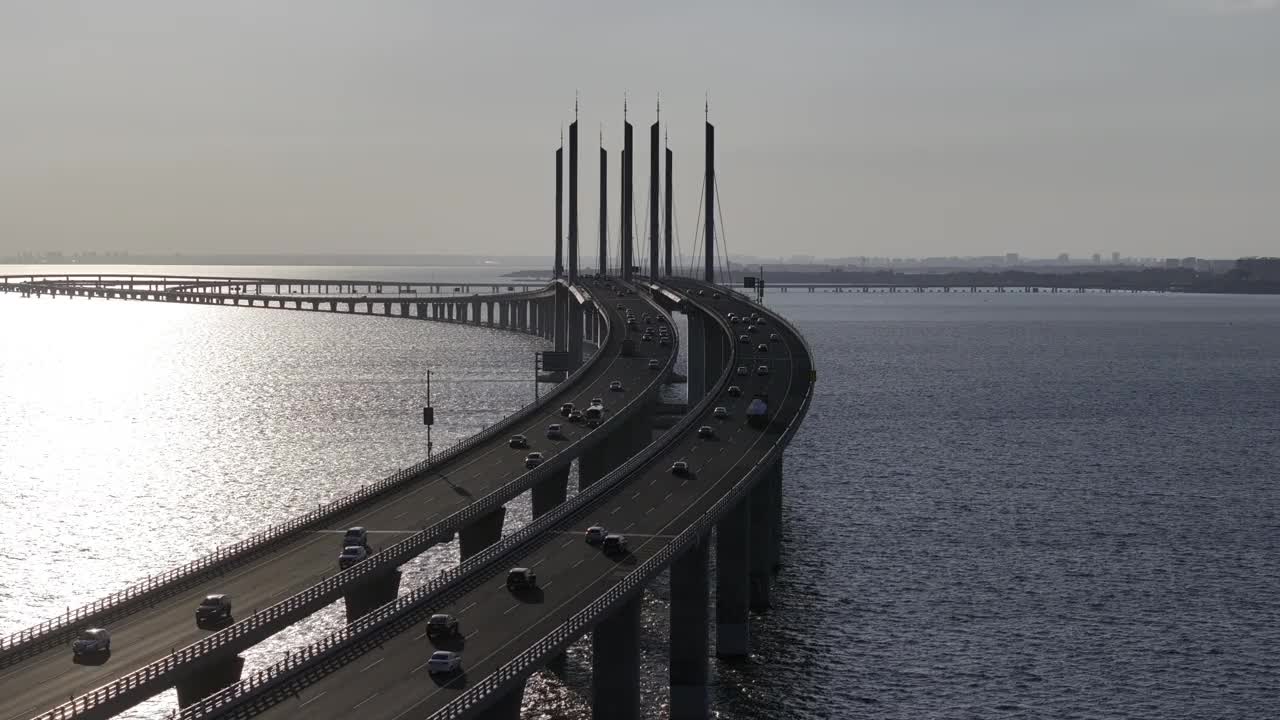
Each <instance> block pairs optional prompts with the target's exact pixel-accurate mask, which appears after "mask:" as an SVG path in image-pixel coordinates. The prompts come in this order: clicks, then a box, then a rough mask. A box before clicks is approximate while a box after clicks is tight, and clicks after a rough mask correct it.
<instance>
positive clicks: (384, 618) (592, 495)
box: [51, 309, 737, 720]
mask: <svg viewBox="0 0 1280 720" xmlns="http://www.w3.org/2000/svg"><path fill="white" fill-rule="evenodd" d="M659 311H660V312H661V309H659ZM664 314H665V313H664ZM673 342H675V343H679V338H678V337H674V338H673ZM678 348H679V346H678V344H676V345H673V346H672V352H671V353H670V354H669V355H668V356H667V365H666V368H665V370H667V371H669V370H670V369H671V367H672V366H673V365H674V363H675V358H676V356H677V354H678V353H677V350H678ZM736 352H737V350H736V348H735V349H734V353H736ZM729 367H730V366H726V368H725V371H724V373H723V375H722V376H721V378H720V385H724V384H727V383H728V379H729V377H730V370H729ZM661 375H662V374H661V373H660V374H659V375H658V376H659V377H661ZM714 399H715V395H714V394H708V395H707V396H706V397H705V398H703V400H702V401H701V402H699V404H698V406H697V410H696V411H695V412H693V413H690V414H688V415H686V416H685V417H684V418H682V419H681V421H680V423H678V424H677V427H676V428H675V429H673V430H671V431H668V432H667V433H665V434H663V436H662V437H660V438H659V439H658V440H656V441H653V442H651V443H650V444H649V445H647V446H645V448H644V449H642V450H640V451H639V452H637V453H636V454H635V455H633V456H632V457H631V458H629V459H628V460H627V461H626V462H624V463H623V464H622V465H620V466H619V467H617V468H616V469H614V470H613V471H612V472H610V473H609V474H607V475H606V476H605V477H603V478H601V479H600V480H597V481H596V482H594V483H592V484H591V485H589V486H588V487H587V488H586V489H585V490H582V491H580V492H579V493H578V494H577V495H575V496H574V497H573V498H572V499H569V500H567V501H565V502H563V503H561V504H560V505H559V506H557V507H556V508H555V509H554V510H552V511H551V512H549V513H547V514H546V515H543V516H542V517H540V518H537V519H535V520H533V521H532V522H530V523H529V524H528V525H526V526H525V527H523V528H521V529H520V530H518V531H516V532H514V533H512V534H511V535H509V536H507V537H506V538H504V539H502V540H501V541H499V542H497V543H494V544H493V545H490V546H489V547H487V548H485V549H484V550H482V551H480V552H479V553H476V554H475V555H474V556H472V557H470V558H468V559H467V560H466V561H464V562H462V563H461V564H459V565H457V566H455V567H453V568H450V569H448V570H445V571H443V572H442V573H441V574H440V575H439V576H438V577H437V578H434V579H432V580H429V581H428V582H427V583H426V584H425V585H423V586H422V587H420V588H418V589H417V590H414V591H412V592H411V593H408V594H406V595H405V596H403V597H401V598H399V599H397V600H395V601H393V602H391V603H388V604H387V605H384V606H382V607H380V608H378V609H377V610H374V611H373V612H371V613H369V614H368V615H366V616H364V617H362V618H360V619H358V620H356V621H355V622H353V623H351V624H349V625H347V626H346V627H344V628H342V629H340V630H337V631H335V632H333V633H331V634H330V635H327V636H326V637H324V638H321V639H320V640H317V641H316V642H314V643H312V644H310V645H308V646H307V647H305V648H302V649H301V650H299V651H297V652H294V653H291V654H290V655H289V656H288V657H286V658H285V659H283V660H281V661H279V662H277V663H276V664H274V665H272V666H269V667H266V668H263V669H262V670H259V671H257V672H255V673H254V674H252V675H250V676H249V677H247V678H245V679H244V680H241V681H240V682H239V683H237V684H235V685H232V686H230V687H228V688H227V689H225V690H222V691H220V692H218V693H216V694H214V695H211V696H209V697H208V698H206V699H204V700H202V701H200V702H197V703H195V704H193V705H190V706H189V707H187V708H185V709H184V710H183V711H182V713H181V714H180V716H179V717H180V718H181V720H193V719H194V718H202V717H207V716H209V715H213V714H217V715H225V714H226V713H228V712H234V707H233V706H237V705H239V704H240V703H242V702H244V701H246V700H247V699H250V698H253V697H257V696H259V695H261V694H263V693H266V692H270V691H271V690H272V689H273V688H276V687H278V686H280V685H281V684H283V683H286V682H288V681H289V679H290V678H292V677H294V676H295V675H296V674H297V673H299V672H301V671H303V670H305V669H307V668H310V667H313V666H316V665H319V664H322V663H325V662H328V661H329V660H330V659H332V658H333V657H334V656H336V655H338V654H341V653H342V652H344V651H346V650H348V649H350V648H351V647H352V646H354V645H355V644H357V643H359V642H362V641H363V640H365V639H367V638H368V637H370V636H372V635H374V634H376V633H380V632H382V631H385V630H387V629H388V628H390V627H392V626H394V625H400V624H403V622H404V620H405V618H407V617H410V616H412V615H414V614H417V613H422V612H424V611H427V610H432V609H435V608H438V607H442V606H444V605H447V604H448V603H449V602H451V601H452V600H453V599H454V598H456V597H457V596H460V595H462V594H464V593H466V592H467V591H469V590H470V589H471V588H472V587H474V583H475V578H477V577H481V576H483V575H484V574H485V573H486V572H487V571H491V570H492V569H493V568H494V567H503V563H505V562H507V561H508V559H509V558H511V557H512V556H514V555H516V554H518V553H521V552H523V550H524V548H525V545H526V544H528V543H529V542H531V541H534V540H537V539H539V538H542V537H543V536H544V534H545V533H546V532H547V530H549V529H551V528H553V527H555V526H557V525H560V524H563V523H565V522H567V521H570V520H572V519H574V518H576V517H577V516H579V515H582V514H585V513H586V512H587V511H589V510H590V509H591V508H593V507H594V506H595V505H596V504H598V503H599V502H602V501H603V500H604V499H605V497H607V495H608V494H610V493H612V492H613V490H614V489H615V488H616V487H617V485H618V484H619V483H620V482H623V481H625V480H626V479H627V478H629V477H630V475H631V474H632V473H633V472H634V471H635V470H636V469H638V468H640V467H642V466H644V465H647V464H648V463H649V462H651V461H652V460H653V459H654V458H656V457H658V456H659V455H660V454H661V453H662V452H663V451H665V449H666V446H667V445H668V444H670V443H671V442H672V441H673V440H674V439H675V438H677V437H680V435H681V434H682V433H683V432H685V431H687V430H688V429H689V428H690V427H692V424H693V422H695V421H696V420H698V419H699V418H700V416H701V415H702V414H703V413H705V412H706V409H707V408H708V407H710V403H711V402H712V401H713V400H714ZM642 401H644V398H642V397H637V398H634V399H633V400H632V401H631V402H629V403H628V405H627V407H630V406H632V405H634V404H635V403H638V402H642ZM492 510H493V508H488V509H486V511H485V512H492ZM479 514H483V513H479ZM430 532H431V530H430V529H429V530H427V531H424V534H428V533H430ZM357 567H358V566H357ZM51 717H58V718H61V717H66V716H64V715H53V716H51Z"/></svg>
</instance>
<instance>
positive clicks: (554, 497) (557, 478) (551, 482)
mask: <svg viewBox="0 0 1280 720" xmlns="http://www.w3.org/2000/svg"><path fill="white" fill-rule="evenodd" d="M578 472H579V475H578V477H579V478H581V477H582V475H581V472H582V471H581V468H579V471H578ZM530 494H531V495H532V498H531V500H532V505H533V517H534V519H535V520H536V519H538V518H540V517H542V516H543V515H546V514H547V513H549V512H551V511H552V510H555V509H556V506H558V505H559V504H560V503H562V502H564V499H565V498H566V497H568V495H569V468H568V466H565V468H564V469H562V470H559V471H557V472H555V473H552V475H551V476H550V477H548V478H547V479H546V480H543V481H542V482H540V483H538V484H537V485H534V486H533V490H531V491H530Z"/></svg>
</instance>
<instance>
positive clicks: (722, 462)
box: [237, 295, 812, 720]
mask: <svg viewBox="0 0 1280 720" xmlns="http://www.w3.org/2000/svg"><path fill="white" fill-rule="evenodd" d="M706 300H707V304H708V305H711V306H713V307H715V308H716V309H717V310H718V311H720V312H725V313H727V312H730V311H735V312H743V311H746V312H750V311H751V309H750V307H748V306H747V305H746V304H745V303H743V302H742V301H740V300H738V299H737V298H734V297H733V296H731V295H730V296H728V297H725V298H724V299H721V300H715V301H713V300H711V299H710V298H706ZM766 330H769V331H770V332H778V333H779V334H780V335H781V336H782V338H783V340H784V341H783V342H782V343H774V344H770V352H769V353H768V354H767V355H765V356H763V357H758V356H757V355H756V353H755V351H754V349H752V348H753V347H754V344H753V345H751V346H746V345H743V346H741V347H740V353H741V355H740V364H742V365H746V366H747V367H749V368H751V369H752V371H753V374H751V375H749V376H747V377H737V376H734V377H733V379H732V380H731V382H732V383H734V384H738V385H740V386H741V387H742V389H743V396H742V397H740V398H732V397H728V396H727V395H726V396H723V398H722V399H721V400H719V401H717V403H716V404H720V405H724V406H726V407H727V408H729V411H730V418H729V419H726V420H715V419H712V418H711V417H710V416H709V413H708V417H706V418H703V419H702V420H700V421H699V424H709V425H712V426H714V427H716V428H717V432H718V434H719V437H718V438H717V439H716V440H713V441H706V440H699V439H697V438H696V437H692V436H689V437H684V438H681V439H679V441H678V442H677V443H676V444H675V445H674V446H673V447H672V448H671V449H670V450H669V451H668V452H666V453H664V454H663V455H662V456H660V458H659V459H658V460H656V461H654V462H653V463H651V464H650V465H649V466H648V467H647V468H646V469H645V470H644V471H642V472H638V473H636V474H634V475H633V476H632V478H631V479H629V480H628V481H627V482H625V483H623V484H622V485H621V486H620V487H619V488H618V489H617V490H615V491H613V492H612V493H611V494H610V495H609V496H608V499H607V500H605V501H604V502H603V504H601V505H598V506H597V507H596V508H595V509H594V510H593V511H592V512H590V513H589V514H588V516H587V517H585V518H582V519H580V520H578V521H576V522H566V523H563V524H562V525H561V526H559V527H558V528H557V532H554V533H549V534H547V535H545V536H544V538H543V539H542V540H541V541H540V542H535V543H531V544H530V545H529V546H527V549H526V551H525V552H524V556H523V558H522V559H520V560H513V561H512V562H511V563H510V564H511V565H513V566H518V565H525V566H529V567H532V568H533V569H534V570H535V571H536V572H537V573H538V581H539V584H540V586H541V590H540V592H539V593H536V594H535V595H533V596H531V597H525V598H517V597H515V596H513V595H512V594H511V593H510V592H508V591H507V590H506V587H505V576H504V575H503V574H502V573H499V574H497V575H490V576H487V577H485V578H483V582H481V579H480V578H477V587H475V589H473V590H472V591H470V592H468V593H467V594H466V595H465V596H463V597H461V598H459V599H457V600H456V601H454V602H452V603H450V604H449V605H447V606H444V607H442V608H440V609H439V611H440V612H448V613H452V614H454V615H456V616H457V617H458V618H459V623H460V630H461V632H462V633H464V634H465V643H464V647H463V649H462V652H463V668H464V673H463V675H462V676H460V677H458V678H456V679H454V680H452V681H450V682H447V683H445V682H437V681H436V680H435V679H433V678H432V677H431V676H429V675H428V674H427V671H426V661H427V658H428V657H429V656H430V654H431V651H432V650H433V649H435V648H434V647H433V646H432V645H431V644H430V643H428V641H427V640H426V638H425V637H424V634H423V628H422V626H417V627H416V628H414V629H413V630H412V631H411V632H404V633H401V634H399V635H396V636H394V637H391V638H389V639H386V640H384V641H383V644H382V646H381V647H379V648H375V649H372V650H371V651H369V652H366V653H365V654H364V655H362V656H360V657H359V658H357V659H355V660H353V661H349V662H348V663H347V664H345V665H343V666H342V667H341V668H340V669H337V670H335V671H333V672H332V673H331V674H329V675H327V676H325V677H323V679H320V680H319V681H318V682H316V683H315V684H312V685H310V686H305V681H303V680H300V679H299V680H296V681H295V684H291V685H290V686H289V691H288V692H283V691H278V692H276V693H275V694H274V696H272V697H270V698H266V699H264V700H265V702H259V703H256V704H255V705H256V706H257V707H264V706H266V705H268V704H270V703H271V702H272V701H274V702H275V704H274V705H270V707H269V708H266V709H265V712H263V713H261V714H263V715H266V716H268V717H280V718H283V717H299V716H301V715H303V714H304V713H305V714H306V716H307V717H309V718H312V719H313V720H318V719H320V718H347V717H355V716H357V715H358V716H359V717H362V718H397V719H399V718H425V717H428V716H430V715H431V714H432V713H433V712H435V711H437V710H439V709H440V708H441V707H443V706H444V705H445V704H446V703H447V702H449V701H450V700H451V699H452V698H454V697H456V696H457V694H458V693H459V692H460V691H462V690H463V689H465V688H466V687H468V686H470V685H471V684H473V683H475V682H476V681H478V680H480V679H481V678H483V677H485V676H487V675H489V674H490V673H492V672H494V671H496V670H497V669H498V668H499V667H500V666H502V664H503V663H506V662H508V661H509V660H511V659H512V658H513V657H515V656H516V655H518V654H519V653H521V652H522V651H524V650H525V649H526V648H527V647H529V646H530V645H532V644H533V642H534V641H536V640H538V639H539V638H541V637H543V636H544V635H546V634H547V633H548V632H550V631H551V630H553V629H554V628H556V627H557V626H559V625H560V624H561V623H563V622H564V621H565V620H567V619H568V618H569V617H571V616H572V615H573V614H574V613H576V612H578V611H580V610H582V609H583V608H584V607H585V606H587V605H588V604H589V603H591V602H592V601H593V600H595V599H596V598H597V597H599V596H601V595H602V594H603V593H604V592H605V591H606V590H607V589H609V588H610V587H611V586H613V585H614V584H615V583H616V582H617V581H618V580H620V579H621V578H622V577H624V576H625V575H626V574H627V572H629V569H630V568H632V567H634V566H635V565H637V564H639V563H641V562H643V561H644V560H645V559H647V558H648V557H651V556H652V555H653V554H654V553H656V552H657V551H658V550H659V549H660V548H662V547H663V545H664V544H665V543H666V542H667V540H668V539H669V538H671V537H674V536H675V535H676V534H678V533H679V532H680V531H681V530H683V529H685V528H686V527H689V526H690V525H691V524H692V523H693V522H694V521H696V520H697V519H698V518H699V517H700V516H701V515H702V514H703V513H704V512H705V511H706V510H707V509H708V508H709V507H710V506H711V505H712V504H714V503H715V502H716V501H717V500H719V499H720V498H721V497H722V496H723V495H724V494H725V493H726V492H727V491H728V490H729V489H730V488H731V487H732V486H733V485H734V484H735V483H737V482H738V481H739V480H740V479H741V478H742V476H743V475H744V474H745V472H746V471H747V470H748V469H749V468H751V467H752V466H753V465H754V464H755V463H756V462H757V461H758V460H760V459H761V458H762V457H763V456H764V455H765V453H767V451H768V450H769V449H770V447H771V446H772V444H773V442H774V440H775V439H776V435H777V434H778V433H780V432H781V431H782V428H784V427H785V426H786V424H787V421H788V419H789V418H791V417H792V416H794V415H795V414H796V413H797V412H798V411H799V408H800V405H801V403H802V400H803V396H804V393H805V389H806V388H807V385H808V377H809V370H810V368H811V367H812V366H811V359H810V358H809V357H808V356H807V354H806V351H805V349H804V346H803V344H802V343H801V342H800V340H799V339H798V338H795V337H793V336H791V335H790V333H784V332H782V330H781V329H779V328H777V327H774V326H770V327H766ZM753 337H759V335H756V336H753ZM764 337H765V338H767V337H768V336H767V335H765V336H764ZM764 342H766V343H767V340H764ZM758 364H767V365H769V366H770V368H771V371H772V372H771V374H770V375H769V376H767V377H758V376H756V375H755V374H754V368H755V366H756V365H758ZM755 392H768V393H769V397H770V399H771V404H772V405H773V406H774V413H775V414H774V422H773V423H771V425H770V427H769V429H768V430H767V431H764V432H761V431H759V430H755V429H751V428H749V427H747V426H746V424H745V422H744V417H743V416H744V411H745V408H746V405H747V403H748V402H750V399H751V397H752V394H753V393H755ZM680 458H683V459H686V460H688V461H689V464H690V467H691V468H692V469H693V471H694V475H693V477H691V478H689V479H684V478H679V477H676V476H673V475H671V474H670V472H669V470H668V468H669V466H670V463H671V462H672V461H673V460H675V459H680ZM593 524H602V525H604V526H605V527H606V528H608V529H609V530H610V531H611V532H613V531H616V532H624V533H626V534H627V535H628V537H629V538H630V539H631V541H632V542H631V545H632V549H631V554H630V555H629V556H627V557H625V558H623V559H620V560H614V559H610V558H608V557H606V556H604V555H603V554H602V553H601V552H600V551H599V550H598V549H597V548H594V547H592V546H588V545H587V544H586V543H585V542H584V541H583V534H584V531H585V529H586V528H587V527H588V526H590V525H593ZM330 667H331V666H330ZM320 672H324V671H323V670H322V671H320ZM294 691H297V694H296V695H294V694H289V693H291V692H294ZM245 712H246V713H247V711H245ZM237 716H241V715H237Z"/></svg>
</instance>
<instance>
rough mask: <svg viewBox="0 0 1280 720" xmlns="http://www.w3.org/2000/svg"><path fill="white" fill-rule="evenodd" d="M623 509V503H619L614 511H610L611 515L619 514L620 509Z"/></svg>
mask: <svg viewBox="0 0 1280 720" xmlns="http://www.w3.org/2000/svg"><path fill="white" fill-rule="evenodd" d="M621 509H622V506H621V505H619V506H618V507H616V508H614V509H613V511H612V512H610V513H609V514H610V515H617V514H618V511H619V510H621Z"/></svg>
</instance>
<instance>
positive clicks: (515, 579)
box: [507, 567, 538, 590]
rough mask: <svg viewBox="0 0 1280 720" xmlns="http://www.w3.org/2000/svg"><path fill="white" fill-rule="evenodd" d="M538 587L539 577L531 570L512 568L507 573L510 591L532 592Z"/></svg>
mask: <svg viewBox="0 0 1280 720" xmlns="http://www.w3.org/2000/svg"><path fill="white" fill-rule="evenodd" d="M536 587H538V576H537V574H536V573H534V572H533V571H532V570H530V569H529V568H519V567H518V568H511V570H509V571H508V572H507V589H508V590H532V589H534V588H536Z"/></svg>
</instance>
